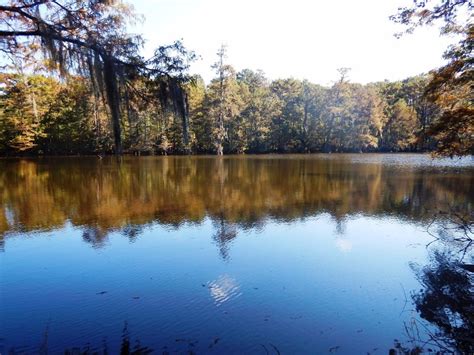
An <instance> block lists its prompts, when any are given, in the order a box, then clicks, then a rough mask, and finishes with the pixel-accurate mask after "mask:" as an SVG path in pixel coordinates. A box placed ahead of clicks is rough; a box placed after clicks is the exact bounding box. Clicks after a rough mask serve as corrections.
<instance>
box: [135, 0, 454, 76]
mask: <svg viewBox="0 0 474 355" xmlns="http://www.w3.org/2000/svg"><path fill="white" fill-rule="evenodd" d="M130 2H131V3H132V4H133V5H134V7H135V10H136V12H137V13H139V14H142V15H144V18H145V20H144V22H143V23H142V24H139V25H137V27H136V29H134V31H137V32H141V33H143V34H144V37H145V39H146V40H147V42H146V47H145V54H148V55H149V54H151V52H152V49H153V48H155V47H157V46H158V45H161V44H167V43H171V42H173V41H174V40H176V39H182V40H183V41H184V44H185V45H186V47H187V48H189V49H192V50H194V51H196V53H197V54H199V55H200V56H201V59H200V60H198V61H197V62H196V63H194V64H193V66H192V68H191V71H192V72H193V73H199V74H201V75H202V76H203V77H204V79H205V80H206V81H209V80H210V79H211V78H212V77H213V73H212V70H211V69H210V66H211V64H212V63H213V62H215V61H216V52H217V49H218V48H219V46H220V45H221V43H225V44H226V45H227V46H228V62H229V63H230V64H232V65H233V66H234V67H235V68H236V69H237V70H241V69H244V68H250V69H262V70H263V71H264V72H265V73H266V75H267V76H268V77H269V78H271V79H276V78H286V77H295V78H298V79H304V78H306V79H308V80H310V81H312V82H315V83H319V84H323V85H328V84H330V83H331V82H332V81H333V80H335V79H336V77H337V71H336V69H337V68H339V67H350V68H352V70H351V72H350V76H349V78H350V80H351V81H353V82H360V83H366V82H372V81H379V80H384V79H389V80H396V79H404V78H406V77H408V76H410V75H416V74H419V73H422V72H427V71H429V70H430V69H434V68H436V67H439V66H440V65H442V64H443V59H442V54H443V52H444V50H445V49H446V47H447V46H448V44H449V43H453V42H455V40H454V39H453V38H449V37H440V36H439V31H438V29H437V28H436V27H427V28H420V29H418V30H417V31H416V32H415V33H414V34H412V35H406V36H404V37H402V38H401V39H396V38H395V37H394V36H393V34H394V33H395V32H399V31H400V30H401V27H399V26H398V25H396V24H393V23H392V22H391V21H390V20H389V19H388V16H389V15H391V14H393V13H395V12H396V10H397V8H398V7H400V6H402V5H406V4H410V3H411V2H412V1H411V0H359V1H355V0H338V1H317V0H313V1H311V0H292V1H284V0H273V1H272V0H238V1H237V0H220V1H219V0H133V1H130Z"/></svg>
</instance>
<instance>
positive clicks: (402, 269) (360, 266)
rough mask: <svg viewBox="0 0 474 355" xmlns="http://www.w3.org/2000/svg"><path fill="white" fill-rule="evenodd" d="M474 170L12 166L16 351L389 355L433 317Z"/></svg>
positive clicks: (293, 163)
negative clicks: (441, 245) (446, 244)
mask: <svg viewBox="0 0 474 355" xmlns="http://www.w3.org/2000/svg"><path fill="white" fill-rule="evenodd" d="M473 173H474V161H473V160H472V159H471V158H467V159H464V160H435V161H433V160H431V159H430V158H429V157H428V156H422V155H307V156H306V155H305V156H303V155H301V156H297V155H296V156H251V157H224V158H223V159H219V158H215V157H144V158H132V157H126V158H123V159H122V160H121V161H117V160H116V159H114V158H105V159H103V160H98V159H96V158H54V159H53V158H51V159H37V160H0V262H1V270H0V273H1V274H0V275H1V297H2V298H1V314H0V322H1V325H0V326H1V328H0V329H1V332H0V338H3V347H4V349H5V350H7V351H8V350H12V349H15V351H17V352H22V351H23V352H26V353H35V352H41V351H43V352H45V351H48V352H49V353H51V354H54V353H61V352H63V351H65V350H66V349H69V350H71V349H74V348H78V349H79V348H80V349H82V350H83V351H85V350H87V349H89V350H97V351H99V350H100V351H102V350H104V349H107V350H108V351H109V353H112V354H114V353H118V352H119V349H120V347H121V346H122V347H124V348H126V347H127V344H128V342H129V343H130V347H131V348H136V349H142V350H143V351H144V350H146V349H148V350H151V349H153V350H154V351H155V353H162V352H166V351H168V352H170V353H184V352H189V351H192V352H195V353H216V354H218V353H226V354H230V353H255V354H267V353H269V354H277V353H281V354H296V353H312V354H315V353H336V352H337V353H363V354H366V353H367V352H369V353H387V351H388V349H390V348H391V347H392V346H393V344H394V339H399V340H400V341H402V342H406V341H408V340H409V339H408V338H409V337H408V336H407V333H406V330H405V325H406V324H411V323H410V322H414V321H418V320H420V317H419V315H418V313H417V312H416V311H415V309H414V306H413V304H412V302H411V296H410V295H411V293H412V292H414V290H419V289H420V283H419V281H418V280H417V278H416V276H415V274H414V271H413V265H421V266H423V265H426V264H427V263H429V259H428V251H427V249H426V247H425V245H426V244H427V243H428V242H429V241H431V240H432V237H431V236H430V235H429V234H428V233H427V227H428V225H429V224H430V223H431V222H432V221H433V219H434V220H435V223H438V222H440V221H439V219H441V218H442V217H439V215H437V214H436V213H437V212H438V211H439V210H447V209H449V208H452V207H453V206H455V207H456V208H458V209H460V210H462V211H465V212H467V213H472V210H473V206H474V205H473V203H474V174H473ZM420 321H421V320H420ZM427 329H428V330H429V329H431V328H430V325H429V324H428V325H427ZM419 331H420V332H421V333H422V334H421V336H423V333H424V332H426V330H423V329H420V330H419ZM0 352H2V353H3V351H0Z"/></svg>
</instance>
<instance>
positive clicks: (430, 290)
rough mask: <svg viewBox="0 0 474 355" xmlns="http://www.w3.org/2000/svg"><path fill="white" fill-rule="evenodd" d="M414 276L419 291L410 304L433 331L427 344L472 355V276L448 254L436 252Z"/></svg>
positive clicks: (473, 308) (473, 335) (473, 331)
mask: <svg viewBox="0 0 474 355" xmlns="http://www.w3.org/2000/svg"><path fill="white" fill-rule="evenodd" d="M417 275H418V277H419V280H420V282H421V284H422V286H423V289H421V290H420V291H419V292H418V293H415V294H414V295H413V300H414V303H415V306H416V310H417V311H418V312H419V314H420V316H421V317H422V318H423V319H425V320H427V321H428V322H430V323H431V324H433V325H435V326H436V327H437V331H436V333H435V334H432V339H431V340H433V341H436V343H437V344H438V345H441V346H442V348H444V349H456V350H457V351H459V352H461V353H463V354H472V353H474V283H473V281H474V274H473V273H472V272H470V271H468V270H466V268H465V266H464V264H462V263H460V262H459V261H458V260H456V258H454V257H453V256H452V254H450V253H449V252H439V251H436V252H434V253H433V257H432V262H431V264H430V265H428V266H425V267H423V268H422V269H420V270H417Z"/></svg>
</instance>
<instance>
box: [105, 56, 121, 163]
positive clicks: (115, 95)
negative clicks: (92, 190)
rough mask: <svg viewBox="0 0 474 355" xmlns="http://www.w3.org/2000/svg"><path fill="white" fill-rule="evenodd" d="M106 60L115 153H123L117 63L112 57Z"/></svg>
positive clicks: (106, 89) (108, 98) (106, 77)
mask: <svg viewBox="0 0 474 355" xmlns="http://www.w3.org/2000/svg"><path fill="white" fill-rule="evenodd" d="M102 59H103V60H104V83H105V91H106V92H107V103H108V105H109V108H110V114H111V118H112V128H113V131H114V142H115V154H116V155H121V154H122V137H121V129H120V95H119V90H118V86H117V71H116V68H115V63H114V62H113V60H112V59H111V58H110V57H105V56H104V57H103V58H102Z"/></svg>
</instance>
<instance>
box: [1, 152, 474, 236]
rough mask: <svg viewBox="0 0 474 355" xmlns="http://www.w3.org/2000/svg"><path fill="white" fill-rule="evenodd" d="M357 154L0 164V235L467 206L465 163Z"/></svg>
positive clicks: (225, 232)
mask: <svg viewBox="0 0 474 355" xmlns="http://www.w3.org/2000/svg"><path fill="white" fill-rule="evenodd" d="M355 157H356V156H346V155H341V156H337V157H335V158H331V159H328V158H327V157H326V158H321V157H320V158H317V159H316V158H314V157H312V156H285V157H268V156H267V157H258V156H256V157H245V158H241V157H226V158H221V159H217V158H214V157H212V158H211V157H163V158H157V157H149V158H130V157H124V158H123V159H121V160H120V161H117V160H114V159H108V158H104V159H102V160H98V159H95V158H78V159H76V158H74V159H72V158H56V159H53V160H48V159H40V160H19V161H18V160H2V161H0V236H1V235H4V234H8V233H9V232H12V231H18V232H29V231H36V230H50V229H56V228H62V227H63V226H64V224H65V223H66V222H67V221H69V222H70V223H72V225H73V226H79V227H82V228H83V229H84V240H86V241H88V242H90V243H93V244H94V245H101V239H104V238H105V237H106V236H107V234H108V232H110V231H120V232H122V234H124V235H127V236H129V237H131V239H133V238H134V237H135V236H137V235H138V234H139V233H140V228H141V227H140V226H144V225H148V224H150V223H160V224H164V225H169V226H174V227H179V226H180V225H181V224H183V223H200V222H202V221H204V219H205V218H206V217H209V218H211V219H212V220H213V221H214V224H215V225H216V229H217V232H216V234H217V235H221V236H220V237H216V238H217V240H229V239H232V233H231V231H230V230H231V229H232V228H231V227H230V226H237V227H238V228H254V227H261V226H262V225H263V224H264V223H265V221H266V220H268V219H275V220H281V221H292V220H294V219H298V218H305V217H307V216H312V215H316V214H318V213H322V212H325V213H329V214H331V215H332V216H333V218H334V219H335V220H337V221H343V220H344V218H345V217H347V216H349V215H353V214H361V213H362V214H366V215H376V216H377V215H393V216H396V217H398V218H402V219H409V220H413V221H421V222H428V221H429V219H430V218H431V217H432V215H433V213H434V212H433V209H434V208H435V207H436V208H442V207H443V205H445V204H446V201H449V202H450V203H452V204H455V205H457V206H459V207H460V208H463V209H464V210H465V211H471V209H472V198H471V197H470V196H474V175H473V174H472V168H464V169H456V168H446V169H444V171H442V172H440V169H436V170H435V169H432V168H430V167H429V166H428V165H427V166H424V167H422V168H416V167H415V166H414V165H411V166H410V165H408V166H403V165H389V164H383V163H382V161H375V162H371V163H363V161H362V162H361V161H358V160H357V159H359V160H360V158H357V159H356V158H355Z"/></svg>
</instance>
